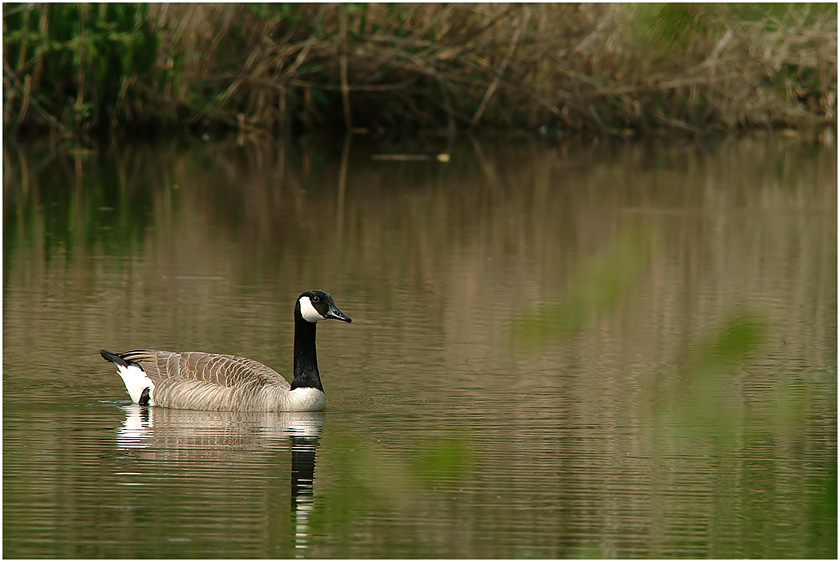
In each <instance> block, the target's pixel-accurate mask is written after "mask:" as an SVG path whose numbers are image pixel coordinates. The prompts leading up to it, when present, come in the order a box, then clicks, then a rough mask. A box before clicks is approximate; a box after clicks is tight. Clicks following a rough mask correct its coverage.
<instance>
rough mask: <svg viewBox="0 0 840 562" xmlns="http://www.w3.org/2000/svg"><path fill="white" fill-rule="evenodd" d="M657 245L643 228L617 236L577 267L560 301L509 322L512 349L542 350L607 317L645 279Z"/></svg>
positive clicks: (554, 301) (540, 307) (648, 231)
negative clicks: (511, 330) (600, 318)
mask: <svg viewBox="0 0 840 562" xmlns="http://www.w3.org/2000/svg"><path fill="white" fill-rule="evenodd" d="M658 245H659V237H658V235H657V234H656V233H655V231H653V230H650V229H647V228H641V227H633V228H629V229H627V230H625V231H623V232H621V233H619V234H618V235H617V236H616V237H615V238H614V239H613V240H612V241H611V242H610V243H609V245H608V246H607V247H606V248H605V249H604V250H603V251H602V252H601V253H600V254H599V255H597V256H595V257H593V258H591V259H588V260H585V261H584V262H583V263H581V264H580V265H579V267H578V268H577V270H576V271H574V272H573V273H572V274H571V275H570V278H569V283H568V287H567V289H566V291H565V293H564V294H563V295H561V296H559V297H557V298H556V299H553V300H550V301H547V302H543V303H541V304H539V305H538V307H537V308H536V309H534V310H531V311H527V312H523V313H522V314H520V315H518V316H517V317H515V319H514V323H513V340H514V344H515V345H516V346H518V347H523V348H531V347H535V346H541V345H545V344H546V343H548V342H550V341H552V340H559V339H562V338H565V337H568V336H569V335H570V334H572V333H573V332H575V331H576V330H579V329H581V328H583V327H584V326H585V325H586V324H587V323H588V322H589V321H590V320H592V319H597V318H599V317H601V316H603V315H605V314H609V313H610V312H611V311H613V310H614V309H615V308H616V306H618V305H619V304H620V303H621V302H622V300H623V299H624V298H626V296H627V295H628V294H629V292H630V291H631V290H632V289H633V287H635V286H636V284H637V283H638V282H639V281H640V280H641V279H642V277H644V275H645V274H646V273H647V271H648V268H649V266H650V263H651V260H652V258H653V256H654V255H655V254H656V253H657V252H658Z"/></svg>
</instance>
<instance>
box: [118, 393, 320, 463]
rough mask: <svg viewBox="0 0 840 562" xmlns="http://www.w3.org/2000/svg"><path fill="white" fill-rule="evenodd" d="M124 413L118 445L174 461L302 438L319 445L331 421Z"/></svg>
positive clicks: (313, 416) (314, 415) (286, 415)
mask: <svg viewBox="0 0 840 562" xmlns="http://www.w3.org/2000/svg"><path fill="white" fill-rule="evenodd" d="M124 409H125V421H124V422H123V426H122V427H121V428H120V429H119V431H118V434H117V446H118V447H119V448H121V449H138V450H142V454H141V456H143V457H145V458H153V459H155V460H169V461H173V460H174V461H177V460H183V459H188V460H195V459H196V458H198V457H202V458H208V457H212V458H214V459H218V460H227V459H229V458H232V457H236V456H238V455H239V454H240V453H242V451H261V452H268V451H271V450H272V449H274V448H276V447H277V442H278V441H281V440H285V439H292V440H293V441H292V445H293V446H294V443H295V440H297V439H302V440H307V441H308V442H310V443H317V441H318V438H319V437H321V432H322V431H323V428H324V418H325V417H326V416H325V414H324V413H323V412H279V413H278V412H205V411H200V410H177V409H168V408H147V407H144V406H138V405H137V404H131V405H128V406H125V407H124ZM138 452H139V451H138ZM293 452H294V447H293ZM313 462H314V461H313Z"/></svg>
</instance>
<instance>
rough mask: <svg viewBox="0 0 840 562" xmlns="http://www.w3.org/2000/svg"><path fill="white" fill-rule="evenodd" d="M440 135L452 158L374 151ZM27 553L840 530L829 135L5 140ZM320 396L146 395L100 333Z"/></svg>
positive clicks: (589, 547)
mask: <svg viewBox="0 0 840 562" xmlns="http://www.w3.org/2000/svg"><path fill="white" fill-rule="evenodd" d="M443 151H446V152H449V153H451V155H452V158H451V161H450V162H448V163H439V162H437V161H435V160H428V161H407V162H406V161H402V162H401V161H393V160H382V159H380V157H379V156H378V155H380V154H383V153H429V154H434V153H437V152H443ZM3 174H4V190H3V220H4V222H3V225H4V226H3V229H4V231H3V555H4V556H5V557H12V558H28V557H34V558H85V557H106V558H123V557H131V558H143V557H155V558H160V557H209V558H252V557H271V558H293V557H313V558H314V557H341V558H352V557H389V558H413V557H449V558H462V557H482V558H496V557H541V558H554V557H559V558H567V557H581V558H593V557H594V558H602V557H607V558H612V557H623V558H633V557H668V558H681V557H695V558H699V557H723V558H737V557H772V558H789V557H796V558H799V557H804V558H815V557H817V558H834V557H836V556H837V517H836V513H837V503H836V498H837V471H836V466H837V382H836V381H837V357H836V340H837V293H836V287H837V220H836V208H837V163H836V151H835V148H834V147H829V148H820V147H817V146H814V145H808V144H803V143H799V142H796V141H794V140H792V139H782V138H773V137H769V138H748V139H741V140H725V141H722V142H719V143H717V144H715V145H712V146H694V145H690V146H689V145H686V146H679V145H675V144H669V145H646V146H642V145H638V144H622V145H618V146H609V145H604V144H597V143H570V144H568V145H559V146H558V145H552V146H549V145H545V144H540V143H534V142H532V141H530V140H523V139H514V140H505V141H493V142H478V141H476V142H471V141H464V142H458V143H456V144H455V145H453V146H446V145H445V144H440V145H435V144H434V143H431V144H422V145H420V144H417V145H416V146H410V145H399V146H396V147H395V146H393V145H387V144H386V143H381V144H377V143H371V142H365V143H362V142H359V141H354V142H352V143H350V142H348V143H345V144H343V145H342V144H341V143H338V144H329V143H323V142H319V141H317V140H306V141H301V142H296V143H288V144H285V145H282V144H277V143H274V142H253V143H245V144H244V145H237V144H236V143H235V142H229V143H228V142H219V143H204V144H199V143H172V144H167V145H157V146H131V147H123V148H119V149H113V150H102V151H85V150H71V149H60V150H50V149H49V148H48V147H37V146H26V147H22V146H15V145H13V144H11V145H10V144H9V143H7V146H6V147H5V149H4V168H3ZM308 288H323V289H326V290H329V291H330V292H331V293H332V294H333V296H334V298H335V300H336V303H337V304H338V306H339V307H340V308H341V309H342V310H344V311H345V312H346V313H347V314H348V315H350V316H351V317H352V318H353V323H352V324H350V325H345V324H339V323H324V324H323V325H319V335H318V346H319V348H318V349H319V364H320V367H321V371H322V378H323V380H324V385H325V388H326V392H327V396H328V409H327V412H325V413H323V414H277V413H275V414H232V413H224V412H221V413H219V412H192V411H179V410H167V409H160V408H142V407H138V406H135V405H132V404H130V403H129V401H128V397H127V394H126V392H125V390H124V388H123V387H122V384H121V382H120V379H119V378H118V377H117V375H116V374H115V373H114V372H113V370H112V368H111V365H109V364H107V363H105V362H104V361H103V360H102V359H101V358H100V357H99V355H98V353H97V350H98V349H100V348H106V349H111V350H113V351H123V350H127V349H133V348H137V347H150V348H159V349H168V350H176V351H188V350H195V351H215V352H220V353H235V354H239V355H245V356H248V357H251V358H254V359H257V360H260V361H263V362H264V363H267V364H269V365H272V366H274V367H275V368H277V369H278V370H279V371H280V372H282V373H288V372H289V371H290V368H291V362H292V357H291V356H292V307H293V304H294V299H295V298H296V297H297V295H298V294H299V293H300V292H302V291H303V290H305V289H308Z"/></svg>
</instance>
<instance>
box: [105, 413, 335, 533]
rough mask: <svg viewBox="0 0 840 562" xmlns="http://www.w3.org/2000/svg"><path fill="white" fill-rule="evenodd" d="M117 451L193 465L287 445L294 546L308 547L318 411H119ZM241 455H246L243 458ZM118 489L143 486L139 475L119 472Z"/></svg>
mask: <svg viewBox="0 0 840 562" xmlns="http://www.w3.org/2000/svg"><path fill="white" fill-rule="evenodd" d="M124 409H125V414H126V415H125V421H124V422H123V427H121V428H120V429H119V430H118V434H117V446H118V447H119V448H120V449H123V450H125V452H126V453H127V454H129V455H131V456H132V457H139V458H142V459H146V460H155V461H163V462H170V463H172V462H175V463H179V462H182V461H183V462H185V463H186V465H187V466H195V461H196V460H202V461H211V462H212V463H213V464H211V465H210V466H215V463H216V462H223V463H229V462H231V461H236V460H241V459H243V458H247V459H253V458H254V453H253V452H256V451H258V452H265V453H269V452H270V451H271V450H272V449H275V448H277V446H278V442H282V441H283V440H286V439H289V440H291V445H292V447H291V448H292V462H291V471H290V473H291V500H292V511H291V517H292V524H293V527H294V533H295V535H294V545H295V548H296V549H306V548H308V547H309V536H310V531H309V517H310V513H311V511H312V509H313V507H314V504H313V499H314V498H313V493H314V477H315V453H316V450H317V447H318V439H319V438H320V437H321V433H322V432H323V428H324V419H325V417H326V415H325V414H324V413H323V412H280V413H276V412H204V411H199V410H176V409H166V408H147V407H144V406H138V405H137V404H131V405H129V406H125V407H124ZM243 453H246V454H245V455H243ZM119 474H120V476H121V477H122V478H121V480H123V481H122V484H123V485H126V486H136V485H142V484H144V483H145V482H146V478H145V477H144V475H143V474H142V473H140V472H121V473H119Z"/></svg>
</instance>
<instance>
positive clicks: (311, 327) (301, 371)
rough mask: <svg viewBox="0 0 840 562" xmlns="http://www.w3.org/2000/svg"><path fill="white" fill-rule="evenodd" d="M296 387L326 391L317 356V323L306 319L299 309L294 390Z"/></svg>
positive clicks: (296, 320)
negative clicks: (322, 384) (322, 383)
mask: <svg viewBox="0 0 840 562" xmlns="http://www.w3.org/2000/svg"><path fill="white" fill-rule="evenodd" d="M296 388H315V389H318V390H320V391H321V392H323V391H324V389H323V387H322V386H321V375H320V374H319V373H318V359H317V358H316V357H315V324H314V323H313V322H307V321H306V320H304V319H303V317H302V316H301V315H300V312H299V311H298V310H295V380H293V381H292V390H294V389H296Z"/></svg>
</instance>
